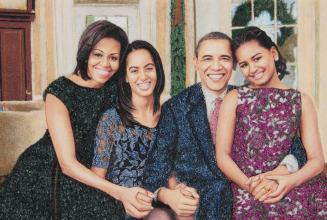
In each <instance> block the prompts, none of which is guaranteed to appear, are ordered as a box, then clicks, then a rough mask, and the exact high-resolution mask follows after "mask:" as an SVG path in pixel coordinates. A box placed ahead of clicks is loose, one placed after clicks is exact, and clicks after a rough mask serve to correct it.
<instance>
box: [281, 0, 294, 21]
mask: <svg viewBox="0 0 327 220" xmlns="http://www.w3.org/2000/svg"><path fill="white" fill-rule="evenodd" d="M277 20H278V24H296V23H297V22H296V20H297V4H296V0H277Z"/></svg>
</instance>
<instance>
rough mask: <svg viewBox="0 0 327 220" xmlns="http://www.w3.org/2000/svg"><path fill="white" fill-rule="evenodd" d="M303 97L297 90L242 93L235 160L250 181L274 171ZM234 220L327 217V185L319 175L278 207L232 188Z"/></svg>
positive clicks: (248, 90) (290, 136)
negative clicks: (254, 177) (251, 177)
mask: <svg viewBox="0 0 327 220" xmlns="http://www.w3.org/2000/svg"><path fill="white" fill-rule="evenodd" d="M300 118H301V94H300V92H298V91H297V90H294V89H277V88H256V89H252V88H249V87H241V88H239V89H238V106H237V109H236V127H235V135H234V142H233V149H232V158H233V160H234V161H235V162H236V164H237V165H238V166H239V168H240V169H241V170H242V171H243V172H244V173H245V175H247V176H248V177H250V176H254V175H257V174H260V173H264V172H267V171H270V170H272V169H274V168H275V167H276V166H278V164H279V163H280V162H281V160H282V159H283V158H284V157H285V156H286V155H287V154H288V152H289V149H290V147H291V145H292V140H293V138H294V137H295V135H296V133H297V132H298V128H299V122H300ZM232 189H233V219H245V218H246V219H327V181H326V177H325V176H322V175H319V176H318V177H316V178H314V179H312V180H311V181H309V182H307V183H305V184H302V185H301V186H299V187H296V188H294V189H293V190H292V191H291V192H290V193H289V194H288V195H287V196H286V197H285V198H283V199H282V200H281V201H280V202H278V203H275V204H264V203H261V202H259V201H257V200H255V199H254V198H253V197H252V195H251V194H250V193H248V192H247V191H245V190H243V189H241V188H240V187H238V186H237V185H236V184H232Z"/></svg>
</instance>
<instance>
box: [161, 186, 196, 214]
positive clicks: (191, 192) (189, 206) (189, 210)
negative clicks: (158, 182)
mask: <svg viewBox="0 0 327 220" xmlns="http://www.w3.org/2000/svg"><path fill="white" fill-rule="evenodd" d="M158 198H159V200H160V201H162V202H164V203H165V204H167V205H169V206H170V208H171V209H172V210H174V212H175V213H176V214H177V215H178V216H182V217H187V216H191V215H193V214H194V213H195V211H196V209H197V207H198V204H199V198H200V197H199V195H198V194H197V192H196V190H195V189H193V188H191V187H187V186H185V185H180V184H179V185H177V186H176V187H175V189H168V188H161V189H160V191H159V192H158Z"/></svg>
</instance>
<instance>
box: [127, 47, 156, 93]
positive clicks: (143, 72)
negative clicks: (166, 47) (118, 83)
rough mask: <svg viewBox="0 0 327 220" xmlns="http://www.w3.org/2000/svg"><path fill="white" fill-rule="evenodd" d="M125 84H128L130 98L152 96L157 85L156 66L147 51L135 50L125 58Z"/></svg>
mask: <svg viewBox="0 0 327 220" xmlns="http://www.w3.org/2000/svg"><path fill="white" fill-rule="evenodd" d="M126 59H127V60H126V79H125V80H126V82H128V83H129V85H130V87H131V91H132V96H133V97H135V96H140V97H149V96H153V90H154V88H155V86H156V83H157V72H156V66H155V64H154V62H153V58H152V56H151V54H150V52H149V51H147V50H145V49H137V50H134V51H132V52H131V53H129V54H128V55H127V58H126Z"/></svg>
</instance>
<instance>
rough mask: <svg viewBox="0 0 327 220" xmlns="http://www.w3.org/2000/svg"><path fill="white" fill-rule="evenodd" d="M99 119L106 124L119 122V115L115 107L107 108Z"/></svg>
mask: <svg viewBox="0 0 327 220" xmlns="http://www.w3.org/2000/svg"><path fill="white" fill-rule="evenodd" d="M100 121H101V122H104V123H106V124H121V118H120V115H119V113H118V111H117V109H116V108H115V107H112V108H108V109H107V110H106V111H105V112H104V113H103V114H102V117H101V119H100Z"/></svg>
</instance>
